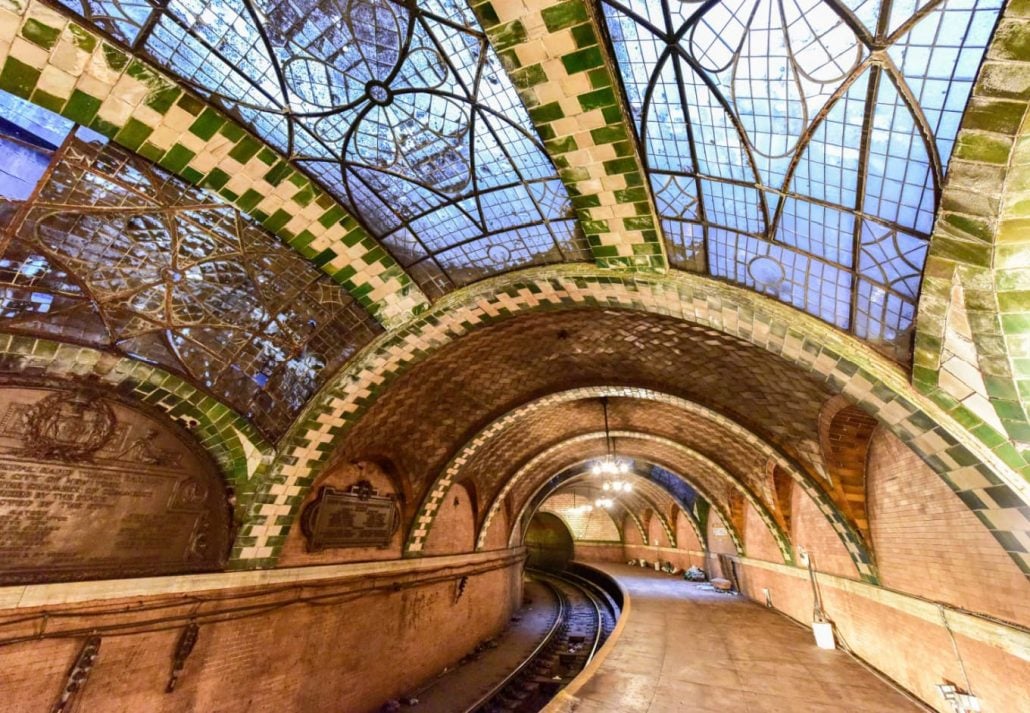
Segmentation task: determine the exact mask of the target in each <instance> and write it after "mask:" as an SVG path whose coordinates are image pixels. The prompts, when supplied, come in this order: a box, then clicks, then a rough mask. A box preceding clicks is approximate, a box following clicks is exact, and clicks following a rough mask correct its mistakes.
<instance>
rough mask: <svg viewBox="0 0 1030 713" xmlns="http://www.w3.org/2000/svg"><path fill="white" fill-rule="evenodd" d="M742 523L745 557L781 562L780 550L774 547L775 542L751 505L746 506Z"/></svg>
mask: <svg viewBox="0 0 1030 713" xmlns="http://www.w3.org/2000/svg"><path fill="white" fill-rule="evenodd" d="M744 522H745V526H744V533H745V534H744V551H745V552H747V556H748V557H753V558H755V559H761V560H767V561H769V562H782V561H783V556H782V555H781V554H780V548H779V547H777V546H776V540H774V539H773V536H772V533H771V532H769V528H768V527H766V525H765V522H764V521H763V520H762V517H761V516H760V515H759V514H758V511H757V510H755V508H754V507H753V506H752V505H748V506H747V512H746V515H745V521H744Z"/></svg>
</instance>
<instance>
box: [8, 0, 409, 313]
mask: <svg viewBox="0 0 1030 713" xmlns="http://www.w3.org/2000/svg"><path fill="white" fill-rule="evenodd" d="M0 89H3V90H4V91H7V92H10V93H11V94H14V95H17V96H19V97H21V98H23V99H26V100H29V101H32V102H34V103H36V104H38V105H40V106H42V107H44V108H46V109H49V110H50V111H53V112H56V113H58V114H61V115H62V116H64V117H66V118H68V119H71V120H72V121H75V122H77V123H80V124H83V125H85V126H88V127H90V128H91V129H93V130H95V131H97V132H99V133H101V134H103V135H105V136H107V137H108V138H110V139H112V140H114V141H116V142H117V143H119V144H121V145H122V146H124V147H126V148H127V149H130V150H132V151H135V152H137V153H139V154H140V155H142V156H144V157H146V158H148V159H150V160H151V161H154V162H156V163H157V164H159V165H160V166H162V167H164V168H165V169H167V170H169V171H171V172H172V173H174V174H176V175H177V176H180V177H182V178H183V179H185V180H187V181H189V182H190V183H193V184H196V185H199V186H204V187H206V188H209V189H211V190H212V191H213V192H214V193H217V194H218V195H220V196H221V197H222V198H224V199H225V200H226V201H228V202H229V203H231V204H233V205H235V206H236V207H237V208H239V209H240V210H241V211H242V212H243V213H245V214H247V215H249V216H250V217H252V218H253V219H254V220H256V221H257V222H258V223H260V224H261V225H263V226H264V227H265V228H266V229H268V230H269V231H271V232H272V233H274V234H275V235H277V236H278V237H279V238H281V239H282V240H283V242H285V243H286V244H288V245H290V246H291V247H292V248H294V249H295V250H297V252H299V253H300V254H301V255H303V256H304V257H305V258H307V259H309V260H311V261H312V262H313V263H314V264H315V265H317V266H318V267H319V268H320V269H321V270H323V271H324V272H325V273H326V274H328V275H329V276H330V277H332V278H333V279H334V280H335V281H336V282H338V283H340V284H341V285H343V287H344V288H345V289H346V290H347V291H348V292H350V294H351V295H353V297H354V298H355V299H356V300H358V302H360V303H361V304H362V305H364V306H365V307H366V308H367V309H368V310H369V312H371V313H372V314H373V315H374V316H375V317H376V318H377V319H379V320H380V321H381V322H382V323H383V324H384V325H386V326H391V325H394V324H398V323H400V322H403V321H404V320H405V319H408V318H409V317H410V316H411V315H412V314H415V313H417V312H419V311H420V310H422V309H424V308H425V307H426V305H427V304H428V300H427V299H426V297H425V295H424V294H422V291H421V290H420V289H419V288H418V286H417V285H415V283H414V282H413V281H412V280H411V278H410V277H409V276H408V274H407V273H406V272H405V271H404V269H403V268H402V267H401V266H400V265H399V264H398V263H397V262H396V261H394V259H393V258H392V257H390V256H389V254H387V252H386V251H385V250H384V249H383V247H382V246H381V245H380V244H379V243H378V242H377V241H376V240H375V239H374V238H373V237H372V236H371V235H369V234H368V233H367V232H366V231H365V230H364V228H362V227H361V226H360V225H359V224H358V222H357V221H356V220H355V219H354V217H353V216H352V215H350V214H349V213H348V212H347V210H346V209H345V208H344V207H343V206H342V205H341V204H340V203H339V202H338V201H337V200H336V199H335V198H333V197H332V196H330V195H329V194H328V193H326V192H325V191H323V190H321V189H320V188H319V187H318V186H316V185H315V184H314V183H313V182H312V181H311V180H309V179H308V178H307V177H306V176H305V175H304V174H303V173H301V172H300V171H298V170H297V169H296V168H294V167H293V165H291V163H290V161H289V159H287V158H285V157H283V156H282V155H281V154H279V153H278V152H276V151H275V150H274V149H272V148H271V147H270V146H268V145H267V144H265V143H264V142H262V141H261V140H260V139H258V138H257V137H255V136H253V135H252V134H250V133H249V132H247V131H246V130H245V129H244V128H243V127H242V125H240V124H239V123H237V122H236V121H235V120H234V119H232V118H230V117H229V116H228V115H226V114H224V113H222V112H220V111H218V110H216V109H214V108H213V107H212V106H210V105H209V104H208V102H207V101H206V100H204V99H203V98H201V97H200V95H198V94H196V93H194V92H192V91H190V90H188V89H185V88H184V87H183V86H182V85H181V84H180V83H178V82H176V81H175V80H173V79H171V78H169V77H168V76H167V75H165V74H163V73H162V72H160V71H159V70H158V69H156V68H155V67H153V66H151V65H150V64H149V63H147V62H144V61H143V60H141V59H138V58H135V57H133V56H132V55H131V53H130V52H129V51H127V50H125V49H122V48H119V47H115V46H114V45H112V44H110V43H109V42H108V41H106V40H105V39H104V38H103V37H101V36H100V35H99V34H97V33H95V32H93V31H92V30H88V29H86V28H84V27H82V26H80V25H78V24H76V23H75V22H73V21H72V20H71V19H69V17H68V16H66V15H65V14H64V11H59V10H55V9H53V8H51V7H49V6H47V5H44V4H43V3H42V2H40V0H27V1H24V0H0Z"/></svg>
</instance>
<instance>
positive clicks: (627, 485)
mask: <svg viewBox="0 0 1030 713" xmlns="http://www.w3.org/2000/svg"><path fill="white" fill-rule="evenodd" d="M623 490H625V491H626V492H627V493H628V492H629V491H631V490H633V484H632V483H626V485H625V486H624V487H623Z"/></svg>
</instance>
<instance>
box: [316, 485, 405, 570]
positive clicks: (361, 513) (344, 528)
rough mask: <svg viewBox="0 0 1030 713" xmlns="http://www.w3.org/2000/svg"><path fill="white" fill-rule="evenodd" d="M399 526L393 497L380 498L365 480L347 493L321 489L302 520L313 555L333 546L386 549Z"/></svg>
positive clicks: (335, 489) (383, 496) (346, 491)
mask: <svg viewBox="0 0 1030 713" xmlns="http://www.w3.org/2000/svg"><path fill="white" fill-rule="evenodd" d="M399 525H400V518H399V517H398V513H397V503H396V501H395V500H394V498H393V496H392V495H381V494H380V493H379V491H378V490H375V489H374V488H372V486H371V485H370V484H369V482H368V481H365V480H363V481H360V482H358V483H357V484H356V485H352V486H351V487H349V488H347V489H346V490H338V489H337V488H331V487H328V486H324V487H322V488H320V489H319V491H318V497H317V498H316V499H315V500H314V501H313V502H311V503H310V504H309V505H308V506H307V507H306V508H304V514H303V516H302V518H301V529H302V531H303V532H304V536H305V537H307V539H308V550H309V551H311V552H319V551H321V550H324V549H328V548H334V547H386V546H388V545H389V544H390V540H391V539H392V538H393V534H394V533H395V532H396V531H397V527H398V526H399Z"/></svg>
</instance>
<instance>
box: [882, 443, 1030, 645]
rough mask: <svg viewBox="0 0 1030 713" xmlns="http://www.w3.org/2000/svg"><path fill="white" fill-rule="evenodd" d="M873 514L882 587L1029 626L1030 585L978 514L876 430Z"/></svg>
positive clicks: (910, 453)
mask: <svg viewBox="0 0 1030 713" xmlns="http://www.w3.org/2000/svg"><path fill="white" fill-rule="evenodd" d="M869 508H870V513H871V525H872V537H873V545H874V547H875V552H876V562H877V565H878V569H879V572H880V578H881V581H882V583H883V586H885V587H889V588H891V589H898V590H901V591H904V592H908V593H910V594H915V595H917V596H921V597H926V598H927V599H932V600H936V601H941V602H946V603H948V604H951V605H953V606H956V607H960V608H962V609H967V610H969V611H973V612H983V613H985V614H989V615H991V616H995V617H999V618H1001V619H1005V620H1006V621H1012V622H1016V623H1020V624H1022V625H1024V626H1030V583H1028V582H1027V580H1026V578H1025V577H1023V576H1021V573H1020V572H1019V569H1018V567H1015V566H1014V565H1013V562H1012V560H1011V559H1009V558H1008V557H1006V556H1005V553H1004V551H1002V549H1001V548H1000V547H998V543H997V542H995V541H994V538H992V537H990V536H989V535H988V534H987V533H986V532H984V529H983V527H981V526H980V522H979V521H978V520H977V518H976V515H975V514H974V513H972V512H970V511H969V509H968V508H966V507H965V506H964V505H963V503H962V501H961V500H960V499H959V498H958V497H956V496H955V495H954V494H953V493H951V492H950V491H949V490H948V489H947V487H946V486H945V485H944V484H943V483H941V482H940V480H939V479H937V478H935V477H934V475H933V472H932V471H931V470H930V469H929V468H927V467H926V464H925V463H923V462H922V461H920V460H919V458H918V457H917V456H916V455H915V454H914V453H912V451H910V450H909V449H907V448H905V446H904V444H902V443H901V442H900V441H898V439H897V438H895V437H894V436H892V435H891V434H889V433H885V432H883V431H877V433H876V435H875V436H874V437H873V442H872V446H871V448H870V454H869Z"/></svg>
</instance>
